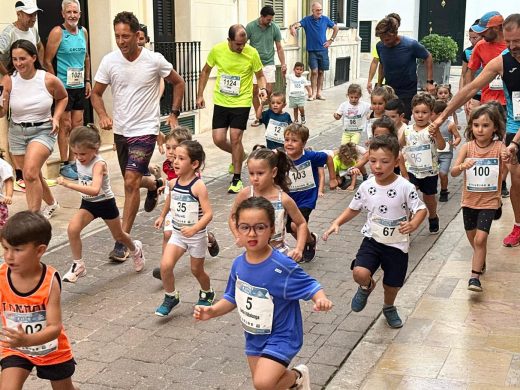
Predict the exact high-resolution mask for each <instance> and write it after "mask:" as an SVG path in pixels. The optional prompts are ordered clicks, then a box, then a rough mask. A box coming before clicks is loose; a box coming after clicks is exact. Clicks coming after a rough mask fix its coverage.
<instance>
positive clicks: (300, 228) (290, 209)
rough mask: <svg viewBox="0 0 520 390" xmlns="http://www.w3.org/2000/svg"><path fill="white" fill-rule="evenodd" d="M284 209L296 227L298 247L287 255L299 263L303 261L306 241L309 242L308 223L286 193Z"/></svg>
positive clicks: (283, 200)
mask: <svg viewBox="0 0 520 390" xmlns="http://www.w3.org/2000/svg"><path fill="white" fill-rule="evenodd" d="M282 203H283V208H284V209H285V211H286V212H287V215H289V217H290V218H291V220H292V221H293V222H294V224H295V225H296V237H297V240H296V246H295V247H294V249H293V250H292V251H289V253H288V254H287V255H288V256H289V257H290V258H292V259H293V260H294V261H296V262H298V261H300V260H301V259H302V256H303V249H304V248H305V241H307V221H305V218H304V217H303V215H302V213H301V211H300V209H298V206H296V203H295V202H294V200H293V199H292V198H291V197H290V196H289V195H287V194H286V193H285V192H284V193H283V194H282Z"/></svg>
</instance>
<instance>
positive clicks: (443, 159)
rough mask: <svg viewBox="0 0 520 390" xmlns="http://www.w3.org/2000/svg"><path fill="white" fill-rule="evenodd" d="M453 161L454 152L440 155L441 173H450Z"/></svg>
mask: <svg viewBox="0 0 520 390" xmlns="http://www.w3.org/2000/svg"><path fill="white" fill-rule="evenodd" d="M451 160H453V152H449V153H439V172H440V173H442V174H443V175H447V174H448V173H450V167H451Z"/></svg>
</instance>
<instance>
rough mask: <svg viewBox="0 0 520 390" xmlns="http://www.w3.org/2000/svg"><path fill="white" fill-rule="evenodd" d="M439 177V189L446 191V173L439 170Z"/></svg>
mask: <svg viewBox="0 0 520 390" xmlns="http://www.w3.org/2000/svg"><path fill="white" fill-rule="evenodd" d="M439 179H440V181H441V191H442V190H444V191H446V190H447V189H448V175H446V174H444V173H441V172H439Z"/></svg>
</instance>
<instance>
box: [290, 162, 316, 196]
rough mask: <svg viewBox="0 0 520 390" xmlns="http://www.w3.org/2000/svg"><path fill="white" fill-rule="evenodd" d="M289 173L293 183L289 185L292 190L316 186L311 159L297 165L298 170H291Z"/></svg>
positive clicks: (296, 190)
mask: <svg viewBox="0 0 520 390" xmlns="http://www.w3.org/2000/svg"><path fill="white" fill-rule="evenodd" d="M289 175H290V177H291V185H290V186H289V190H290V191H291V192H299V191H306V190H310V189H311V188H314V187H316V183H315V182H314V174H313V173H312V166H311V162H310V161H305V162H303V163H301V164H300V165H298V166H297V167H296V170H294V169H293V170H291V171H289Z"/></svg>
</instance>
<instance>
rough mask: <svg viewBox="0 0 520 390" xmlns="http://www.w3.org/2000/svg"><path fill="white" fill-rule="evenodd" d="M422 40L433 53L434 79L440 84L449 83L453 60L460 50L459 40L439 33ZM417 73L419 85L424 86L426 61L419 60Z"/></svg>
mask: <svg viewBox="0 0 520 390" xmlns="http://www.w3.org/2000/svg"><path fill="white" fill-rule="evenodd" d="M420 42H421V44H422V45H423V46H424V47H425V48H426V50H428V51H429V52H430V54H431V55H432V58H433V79H434V80H435V82H436V83H438V84H448V83H449V80H450V68H451V62H452V61H455V58H457V53H458V51H459V48H458V45H457V42H455V41H454V40H453V38H451V37H448V36H442V35H438V34H430V35H426V36H425V37H424V38H423V39H421V41H420ZM417 75H418V77H419V84H418V87H419V88H423V87H424V83H425V82H426V69H425V67H424V61H420V62H419V64H418V66H417Z"/></svg>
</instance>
